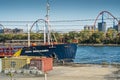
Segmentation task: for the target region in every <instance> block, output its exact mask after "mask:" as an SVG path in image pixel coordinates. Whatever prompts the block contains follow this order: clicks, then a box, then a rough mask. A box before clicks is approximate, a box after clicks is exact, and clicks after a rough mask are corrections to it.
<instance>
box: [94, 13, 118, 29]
mask: <svg viewBox="0 0 120 80" xmlns="http://www.w3.org/2000/svg"><path fill="white" fill-rule="evenodd" d="M104 13H107V14H109V15H110V16H111V17H112V18H113V19H115V20H116V21H117V22H118V23H119V20H118V19H117V18H116V17H115V16H113V15H112V14H111V13H110V12H108V11H101V12H100V13H99V14H98V16H97V17H96V19H95V22H94V24H93V26H94V29H95V27H96V22H97V20H98V18H99V16H101V15H102V14H104Z"/></svg>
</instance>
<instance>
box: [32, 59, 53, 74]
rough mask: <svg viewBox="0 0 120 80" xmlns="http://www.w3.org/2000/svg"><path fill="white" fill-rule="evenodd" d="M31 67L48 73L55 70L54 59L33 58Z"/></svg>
mask: <svg viewBox="0 0 120 80" xmlns="http://www.w3.org/2000/svg"><path fill="white" fill-rule="evenodd" d="M30 67H32V68H37V69H38V70H41V71H43V72H47V71H50V70H52V69H53V59H52V58H33V59H31V61H30Z"/></svg>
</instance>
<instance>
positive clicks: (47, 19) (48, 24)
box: [46, 0, 50, 44]
mask: <svg viewBox="0 0 120 80" xmlns="http://www.w3.org/2000/svg"><path fill="white" fill-rule="evenodd" d="M46 6H47V7H46V10H47V14H46V24H47V41H48V44H50V23H49V11H50V4H49V0H47V5H46Z"/></svg>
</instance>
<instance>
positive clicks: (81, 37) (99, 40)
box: [0, 29, 120, 44]
mask: <svg viewBox="0 0 120 80" xmlns="http://www.w3.org/2000/svg"><path fill="white" fill-rule="evenodd" d="M27 38H28V34H27V33H22V34H0V42H1V43H2V42H4V43H5V42H7V41H8V40H9V41H10V40H11V41H12V40H27ZM30 38H31V40H43V38H44V34H42V33H31V34H30ZM73 40H77V41H78V43H79V44H120V33H118V32H117V31H116V30H114V29H110V30H108V31H106V32H100V31H88V30H84V31H80V32H74V31H73V32H69V33H57V32H56V33H51V41H53V42H66V43H72V42H73Z"/></svg>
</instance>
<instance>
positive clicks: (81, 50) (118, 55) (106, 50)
mask: <svg viewBox="0 0 120 80" xmlns="http://www.w3.org/2000/svg"><path fill="white" fill-rule="evenodd" d="M74 62H75V63H90V64H94V63H95V64H101V63H109V64H110V63H120V47H115V46H113V47H111V46H102V47H95V46H78V48H77V53H76V57H75V60H74Z"/></svg>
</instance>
